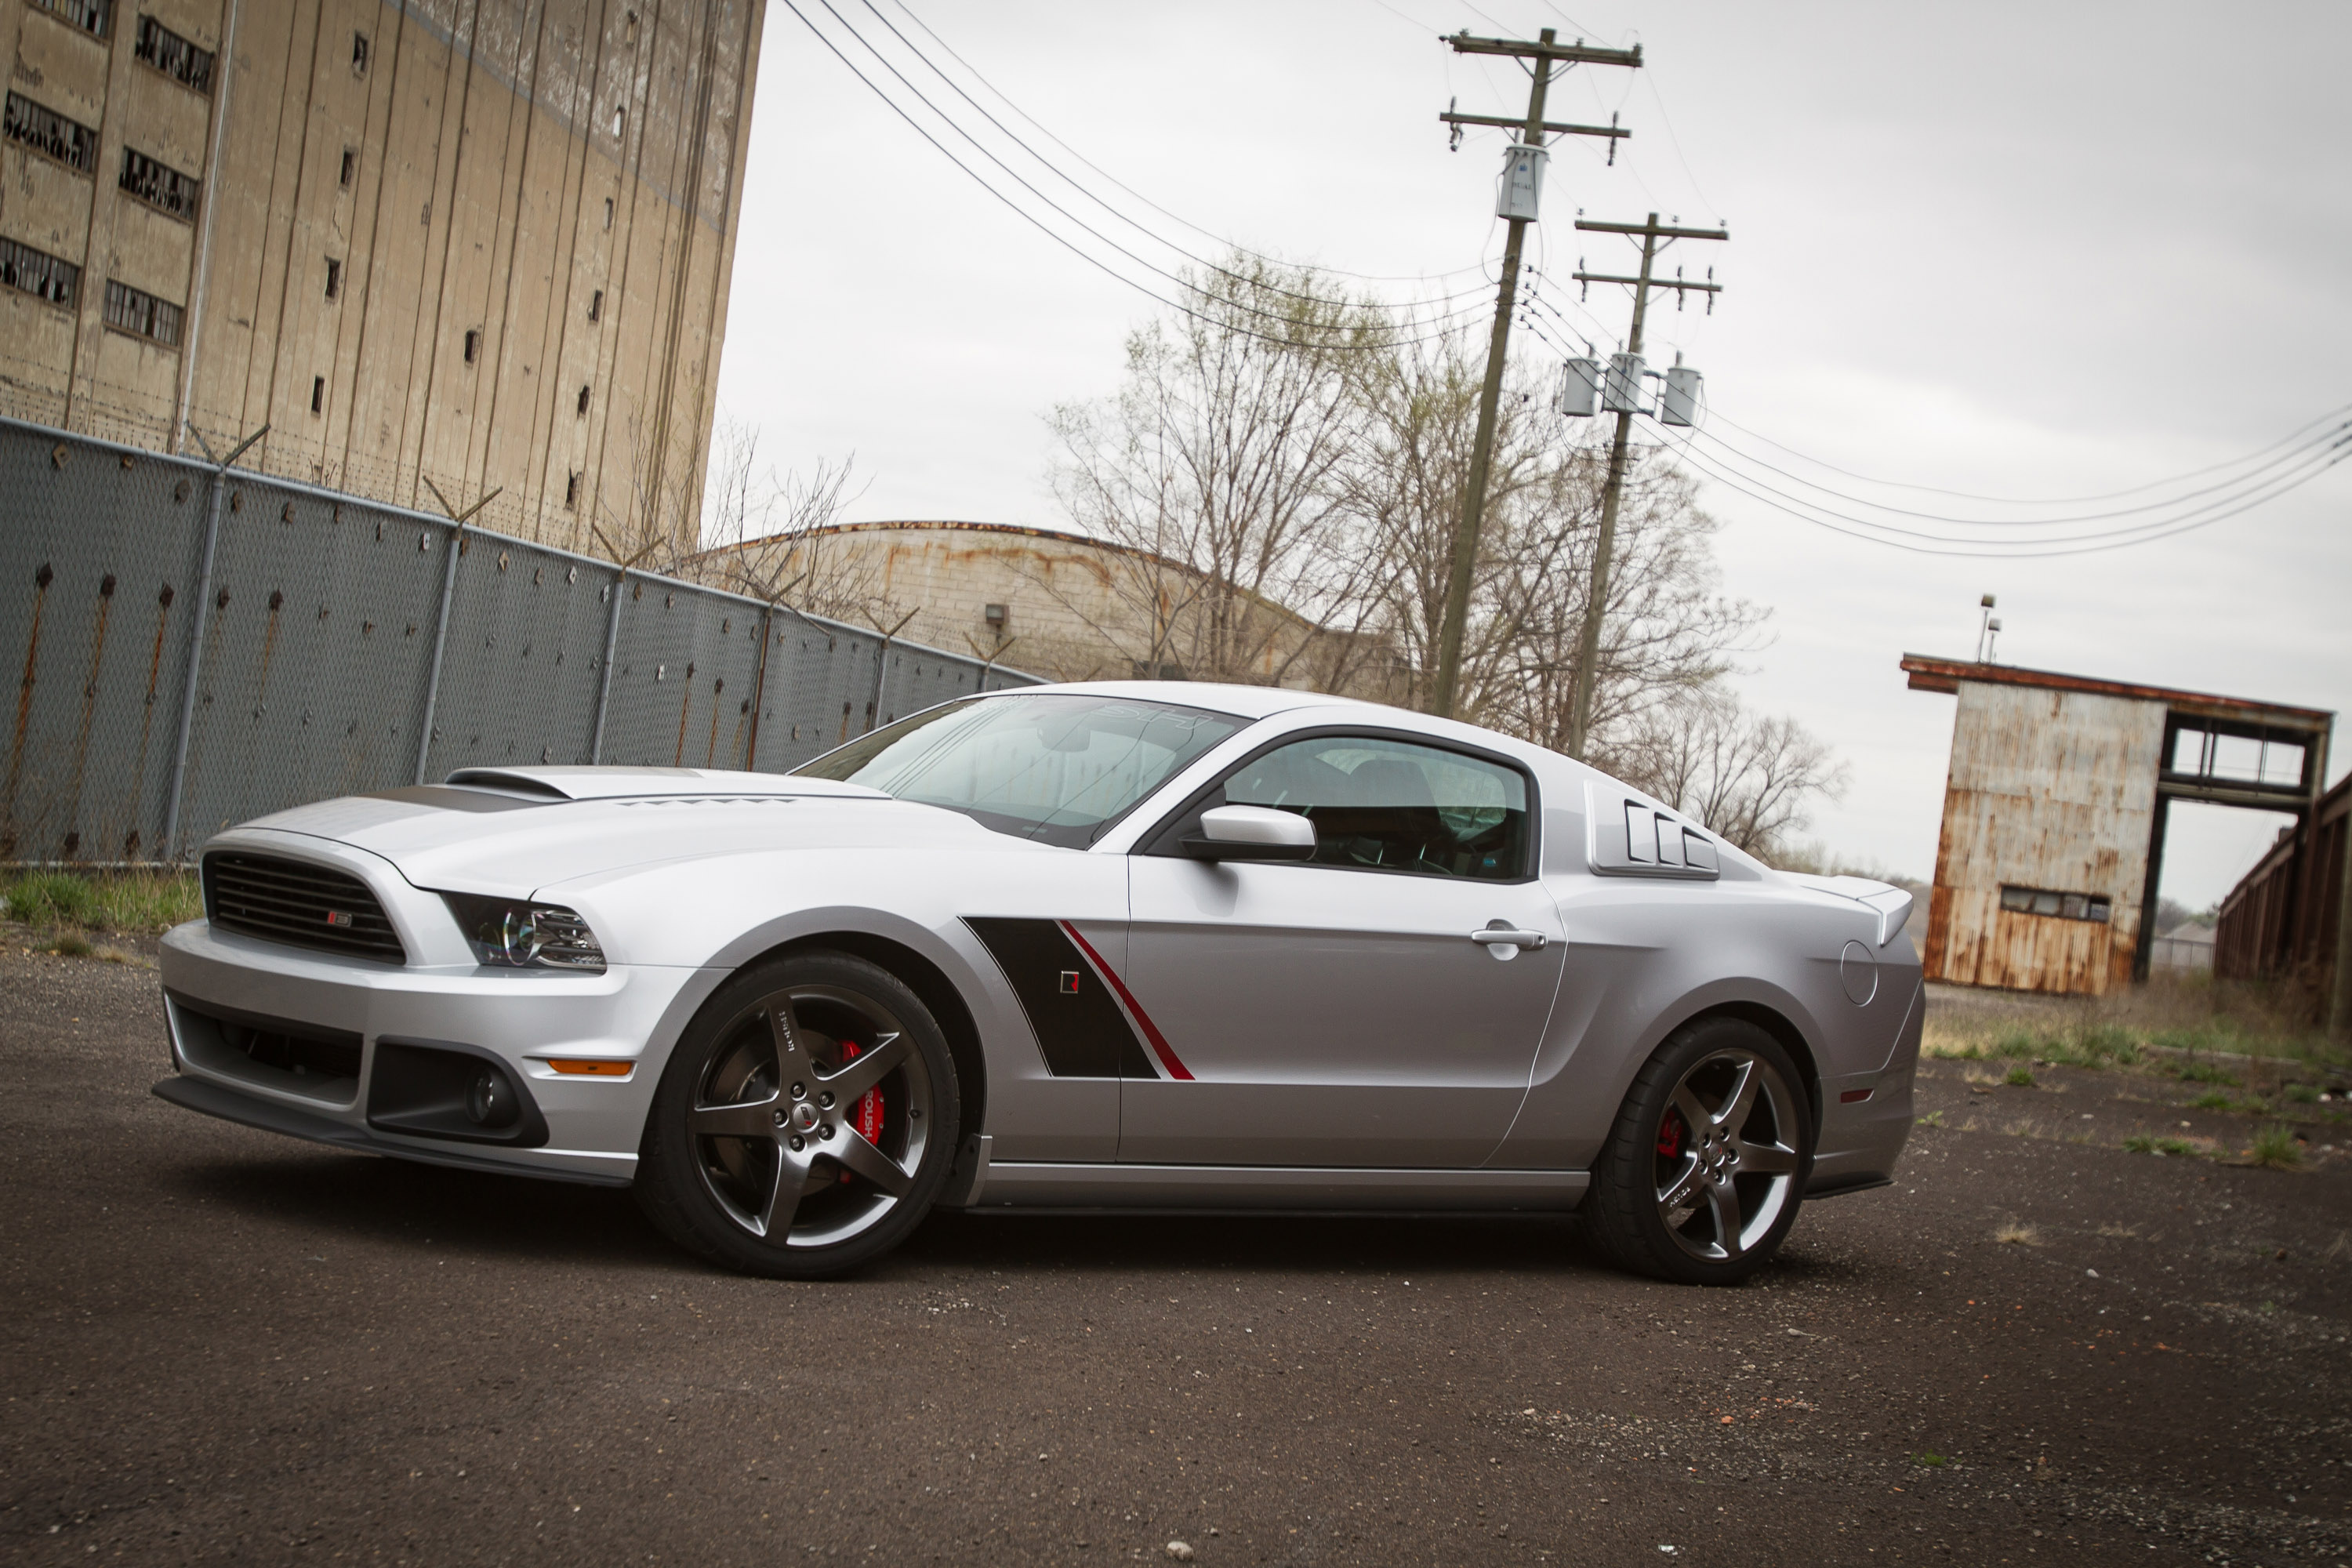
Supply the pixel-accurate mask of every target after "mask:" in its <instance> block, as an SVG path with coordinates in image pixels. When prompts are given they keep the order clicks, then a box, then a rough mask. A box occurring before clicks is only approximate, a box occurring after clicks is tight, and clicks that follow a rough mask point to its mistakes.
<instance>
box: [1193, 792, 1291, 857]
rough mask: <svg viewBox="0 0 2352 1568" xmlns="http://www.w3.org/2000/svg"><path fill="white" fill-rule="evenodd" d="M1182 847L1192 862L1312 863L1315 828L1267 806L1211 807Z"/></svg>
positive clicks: (1289, 812) (1203, 814) (1285, 812)
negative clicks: (1310, 861) (1270, 861)
mask: <svg viewBox="0 0 2352 1568" xmlns="http://www.w3.org/2000/svg"><path fill="white" fill-rule="evenodd" d="M1182 847H1183V850H1184V853H1185V854H1187V855H1189V856H1191V857H1192V858H1193V859H1195V860H1312V859H1313V858H1315V825H1314V824H1313V823H1311V822H1309V821H1307V819H1306V818H1305V817H1303V816H1299V815H1298V814H1297V812H1291V811H1276V810H1275V809H1274V808H1273V807H1272V806H1270V805H1219V806H1212V807H1211V808H1210V809H1208V810H1207V811H1204V812H1202V814H1201V831H1200V833H1199V834H1198V835H1196V836H1194V837H1188V838H1186V839H1185V840H1184V842H1183V846H1182Z"/></svg>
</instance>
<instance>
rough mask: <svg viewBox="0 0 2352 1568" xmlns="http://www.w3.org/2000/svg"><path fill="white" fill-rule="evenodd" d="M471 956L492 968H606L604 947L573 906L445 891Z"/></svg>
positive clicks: (585, 970)
mask: <svg viewBox="0 0 2352 1568" xmlns="http://www.w3.org/2000/svg"><path fill="white" fill-rule="evenodd" d="M441 897H442V898H443V899H444V900H446V902H447V903H448V905H449V912H450V913H451V914H453V915H456V916H457V926H458V929H459V930H461V931H464V932H465V933H466V940H467V942H471V943H472V944H473V947H474V958H475V961H476V962H477V963H481V964H483V965H485V966H486V967H488V968H491V969H568V970H571V971H572V972H574V973H586V974H602V973H604V944H603V943H602V942H598V941H597V940H596V933H595V932H594V931H590V930H589V929H588V922H587V921H583V920H582V919H581V918H580V916H579V914H578V912H577V911H575V910H567V909H565V908H564V907H563V906H562V905H561V904H534V903H529V902H525V901H523V900H517V899H486V898H482V897H480V896H478V895H477V894H473V893H444V894H442V895H441Z"/></svg>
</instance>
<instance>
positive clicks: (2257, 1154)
mask: <svg viewBox="0 0 2352 1568" xmlns="http://www.w3.org/2000/svg"><path fill="white" fill-rule="evenodd" d="M2246 1156H2247V1158H2249V1159H2251V1160H2252V1161H2253V1163H2255V1164H2257V1165H2268V1166H2269V1167H2270V1168H2271V1169H2272V1170H2274V1171H2292V1170H2294V1168H2295V1167H2296V1166H2298V1165H2301V1164H2302V1163H2303V1145H2302V1144H2300V1143H2298V1142H2295V1138H2294V1133H2293V1132H2292V1131H2289V1130H2288V1129H2287V1128H2286V1127H2285V1126H2284V1124H2281V1125H2279V1126H2275V1127H2265V1128H2263V1130H2262V1131H2260V1132H2257V1133H2255V1134H2254V1142H2253V1146H2252V1148H2250V1149H2248V1150H2247V1151H2246Z"/></svg>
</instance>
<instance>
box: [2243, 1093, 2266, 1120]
mask: <svg viewBox="0 0 2352 1568" xmlns="http://www.w3.org/2000/svg"><path fill="white" fill-rule="evenodd" d="M2237 1108H2238V1109H2239V1110H2248V1111H2252V1113H2253V1114H2254V1115H2256V1116H2268V1115H2269V1114H2270V1113H2271V1102H2270V1101H2269V1100H2264V1099H2263V1097H2262V1096H2261V1095H2259V1094H2250V1095H2248V1096H2246V1098H2245V1099H2243V1100H2240V1101H2238V1106H2237Z"/></svg>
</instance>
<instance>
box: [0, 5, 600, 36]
mask: <svg viewBox="0 0 2352 1568" xmlns="http://www.w3.org/2000/svg"><path fill="white" fill-rule="evenodd" d="M33 5H35V6H36V7H37V8H38V9H40V10H43V11H47V13H48V14H49V15H50V16H55V17H56V18H57V19H58V21H60V22H63V23H64V24H65V25H66V26H68V27H72V28H75V29H76V30H78V31H80V32H84V33H88V34H89V36H90V37H93V38H102V37H106V18H107V5H106V0H33ZM629 17H630V20H632V21H635V19H636V13H635V12H634V11H632V12H630V13H629Z"/></svg>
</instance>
